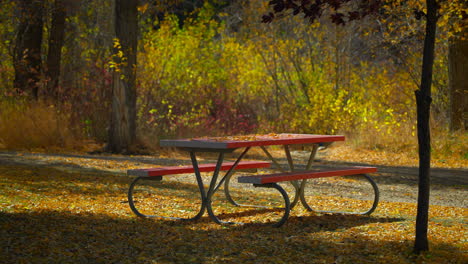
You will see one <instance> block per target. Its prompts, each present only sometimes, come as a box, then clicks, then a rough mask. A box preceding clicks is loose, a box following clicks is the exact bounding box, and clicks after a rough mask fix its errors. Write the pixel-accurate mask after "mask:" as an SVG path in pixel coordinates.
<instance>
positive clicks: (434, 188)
mask: <svg viewBox="0 0 468 264" xmlns="http://www.w3.org/2000/svg"><path fill="white" fill-rule="evenodd" d="M294 154H295V156H296V158H297V159H298V160H301V159H306V156H305V155H302V154H303V153H300V152H298V153H294ZM205 160H206V161H209V160H210V158H209V157H206V158H205ZM280 163H282V164H286V161H285V160H281V159H280ZM180 164H190V161H189V160H188V159H181V158H180V157H153V156H116V155H65V154H35V153H16V152H0V166H2V165H18V166H31V167H32V168H34V167H38V166H40V167H42V166H45V167H52V168H56V169H61V170H66V171H81V172H85V171H94V172H102V173H104V174H109V173H111V174H114V175H121V176H124V175H125V171H126V170H127V169H129V168H144V167H152V166H155V165H180ZM316 165H318V166H324V167H332V166H336V165H337V162H331V161H327V160H326V159H325V155H319V156H318V160H317V161H316ZM339 165H368V164H356V163H344V162H342V163H339ZM372 166H377V167H378V171H379V172H378V173H377V174H375V175H373V177H374V179H375V181H376V182H377V184H378V186H379V189H380V195H381V196H380V200H381V201H391V202H408V203H416V202H417V180H418V169H417V168H412V167H392V166H379V165H372ZM431 181H432V185H431V204H434V205H444V206H456V207H463V208H467V207H468V204H467V202H466V197H468V188H467V186H468V170H467V169H440V168H434V169H432V171H431ZM349 187H350V186H342V187H339V188H338V190H336V189H337V188H336V187H333V188H334V189H335V191H345V189H347V188H349ZM352 187H353V188H354V187H356V186H352ZM324 188H325V187H324ZM340 188H341V189H343V190H340ZM356 188H360V187H356Z"/></svg>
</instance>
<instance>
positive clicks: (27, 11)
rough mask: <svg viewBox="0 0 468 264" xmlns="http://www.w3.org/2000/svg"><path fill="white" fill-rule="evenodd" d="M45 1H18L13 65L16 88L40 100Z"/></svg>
mask: <svg viewBox="0 0 468 264" xmlns="http://www.w3.org/2000/svg"><path fill="white" fill-rule="evenodd" d="M43 5H44V4H43V1H36V0H22V1H18V8H19V9H18V10H19V14H18V15H19V25H18V29H17V38H16V40H15V48H14V57H13V65H14V68H15V79H14V81H13V85H14V88H16V89H17V90H18V92H20V93H27V94H28V95H30V96H32V97H33V98H34V99H37V98H38V91H39V81H40V80H41V70H42V69H41V68H42V60H41V45H42V28H43V19H42V17H43V10H44V8H43Z"/></svg>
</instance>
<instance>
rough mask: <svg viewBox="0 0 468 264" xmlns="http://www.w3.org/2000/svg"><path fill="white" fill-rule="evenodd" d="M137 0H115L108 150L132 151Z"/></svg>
mask: <svg viewBox="0 0 468 264" xmlns="http://www.w3.org/2000/svg"><path fill="white" fill-rule="evenodd" d="M137 2H138V1H135V0H116V1H115V33H116V39H117V42H116V43H115V44H114V70H113V73H112V74H113V77H112V78H113V84H112V114H111V123H110V131H109V144H108V150H109V151H111V152H114V153H125V152H130V151H132V150H131V148H132V147H133V144H134V143H135V140H136V49H137V31H138V21H137V15H138V14H137Z"/></svg>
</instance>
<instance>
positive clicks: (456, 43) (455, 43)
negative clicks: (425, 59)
mask: <svg viewBox="0 0 468 264" xmlns="http://www.w3.org/2000/svg"><path fill="white" fill-rule="evenodd" d="M467 31H468V28H467V27H464V32H462V34H461V35H462V36H463V35H465V36H468V32H467ZM449 86H450V130H451V131H456V130H466V129H467V126H468V122H467V118H468V40H467V39H461V38H454V39H451V40H450V44H449Z"/></svg>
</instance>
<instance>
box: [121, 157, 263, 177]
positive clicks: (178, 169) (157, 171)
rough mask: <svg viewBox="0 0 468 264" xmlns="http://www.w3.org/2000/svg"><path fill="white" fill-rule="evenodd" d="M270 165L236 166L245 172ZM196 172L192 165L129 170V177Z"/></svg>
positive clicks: (212, 167)
mask: <svg viewBox="0 0 468 264" xmlns="http://www.w3.org/2000/svg"><path fill="white" fill-rule="evenodd" d="M232 165H234V162H224V163H223V164H222V165H221V170H229V169H230V168H231V167H232ZM270 165H271V164H270V163H269V162H266V161H241V162H239V164H237V166H236V168H235V169H236V170H244V169H260V168H269V167H270ZM198 168H199V169H200V172H211V171H214V170H215V169H216V163H208V164H199V165H198ZM194 172H195V170H194V169H193V166H192V165H187V166H168V167H157V168H149V169H134V170H127V175H129V176H138V177H157V176H159V177H161V176H164V175H177V174H184V173H194Z"/></svg>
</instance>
